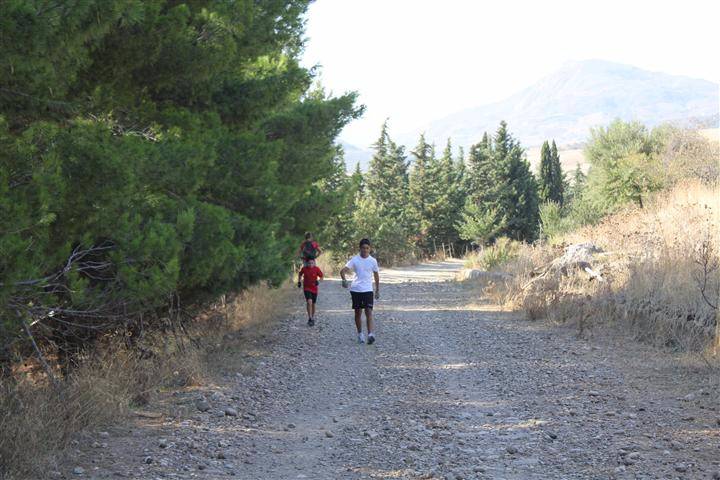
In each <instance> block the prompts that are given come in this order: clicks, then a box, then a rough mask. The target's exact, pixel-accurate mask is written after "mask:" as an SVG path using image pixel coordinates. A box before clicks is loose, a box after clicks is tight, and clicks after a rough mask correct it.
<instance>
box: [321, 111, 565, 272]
mask: <svg viewBox="0 0 720 480" xmlns="http://www.w3.org/2000/svg"><path fill="white" fill-rule="evenodd" d="M552 145H553V146H552V148H551V147H550V146H549V145H548V144H547V142H546V144H545V145H544V146H543V150H542V152H543V153H542V162H541V170H540V174H539V178H538V179H536V177H535V175H534V174H533V172H532V171H531V169H530V164H529V163H528V161H527V160H526V158H525V153H524V150H523V148H522V146H521V145H520V142H518V141H517V140H516V139H515V138H514V137H513V136H512V134H511V133H510V131H509V130H508V126H507V124H506V123H505V122H501V123H500V125H499V127H498V129H497V131H496V132H495V133H494V134H493V135H489V134H488V133H485V134H484V135H483V136H482V139H481V140H480V142H478V143H477V144H475V145H473V146H472V147H471V148H470V151H469V153H468V155H467V156H465V154H464V151H463V149H462V148H459V149H458V151H457V153H455V152H454V151H453V148H452V143H451V140H450V139H448V141H447V144H446V146H445V148H444V149H443V151H442V154H440V155H438V153H437V152H436V148H435V145H431V144H428V143H427V141H426V140H425V137H424V135H421V136H420V139H419V140H418V143H417V145H416V146H415V147H414V148H413V149H411V150H410V151H409V152H406V151H405V148H404V147H403V146H402V145H398V144H397V143H396V142H394V141H393V140H392V139H391V137H390V135H389V133H388V125H387V122H386V123H385V124H384V125H383V126H382V129H381V132H380V137H379V138H378V140H377V141H376V142H375V143H374V145H373V150H374V154H373V157H372V160H371V162H370V167H369V171H368V172H367V173H366V174H365V175H363V174H362V173H361V172H360V170H359V167H358V168H357V169H356V171H355V173H354V174H353V175H352V176H351V177H349V178H348V179H347V181H346V193H345V195H344V204H345V207H344V214H343V216H342V220H341V221H340V222H339V223H335V224H331V225H329V226H328V228H327V229H326V232H325V233H326V236H327V237H328V238H329V239H330V243H331V244H332V247H333V248H336V249H339V250H342V251H344V250H346V249H349V248H352V246H351V245H346V244H344V243H343V242H344V239H345V238H352V237H353V235H352V234H351V235H348V233H351V232H357V234H356V235H354V236H357V235H358V234H361V233H362V232H371V233H370V235H371V236H372V237H373V238H374V245H375V248H376V250H377V251H376V253H377V255H378V256H379V257H381V258H383V260H385V261H390V262H394V261H402V260H409V259H410V258H409V257H415V258H417V257H423V256H429V255H434V254H435V253H436V252H437V251H439V250H440V249H441V246H442V248H446V252H449V251H452V252H457V253H458V254H460V253H461V252H462V251H463V250H464V249H465V248H466V247H468V246H470V245H471V244H475V245H482V244H487V243H492V242H493V241H495V240H496V239H497V238H500V237H507V238H511V239H514V240H518V241H525V242H531V241H534V240H536V239H537V238H538V235H539V227H540V224H539V215H540V210H539V206H540V204H541V202H543V201H559V202H560V203H562V201H563V191H564V189H565V188H566V186H567V181H566V179H565V176H564V174H563V172H562V169H561V166H560V159H559V156H558V153H557V147H556V146H555V143H554V142H553V144H552Z"/></svg>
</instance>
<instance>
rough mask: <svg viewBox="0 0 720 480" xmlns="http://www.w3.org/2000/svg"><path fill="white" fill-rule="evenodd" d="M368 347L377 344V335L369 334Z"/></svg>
mask: <svg viewBox="0 0 720 480" xmlns="http://www.w3.org/2000/svg"><path fill="white" fill-rule="evenodd" d="M367 343H368V345H372V344H373V343H375V334H374V333H368V339H367Z"/></svg>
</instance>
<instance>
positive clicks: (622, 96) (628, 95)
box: [399, 60, 719, 147]
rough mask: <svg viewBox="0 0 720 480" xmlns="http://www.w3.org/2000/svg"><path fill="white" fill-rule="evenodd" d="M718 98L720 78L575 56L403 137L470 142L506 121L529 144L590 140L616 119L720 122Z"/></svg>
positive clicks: (410, 142)
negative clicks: (515, 88)
mask: <svg viewBox="0 0 720 480" xmlns="http://www.w3.org/2000/svg"><path fill="white" fill-rule="evenodd" d="M718 105H719V98H718V84H716V83H713V82H709V81H706V80H698V79H693V78H688V77H683V76H677V75H669V74H666V73H660V72H650V71H647V70H642V69H640V68H637V67H632V66H629V65H623V64H619V63H612V62H607V61H602V60H585V61H575V62H568V63H566V64H565V65H563V66H562V67H561V68H560V69H559V70H558V71H556V72H555V73H553V74H551V75H549V76H547V77H545V78H543V79H541V80H539V81H538V82H536V83H535V84H534V85H531V86H529V87H528V88H526V89H524V90H522V91H520V92H518V93H516V94H514V95H512V96H511V97H509V98H507V99H505V100H502V101H500V102H496V103H492V104H488V105H484V106H480V107H474V108H469V109H466V110H462V111H460V112H457V113H454V114H452V115H449V116H447V117H445V118H443V119H440V120H437V121H433V122H431V123H430V124H428V125H426V126H425V127H424V128H420V129H418V130H416V131H415V132H408V133H406V134H404V135H400V136H399V140H400V143H403V144H405V145H414V143H415V142H417V138H418V136H419V134H420V133H421V132H423V131H424V132H425V136H426V138H427V139H428V140H429V141H432V142H435V143H436V144H437V145H444V144H445V142H446V141H447V138H448V137H450V138H452V140H453V144H455V145H463V146H465V147H467V146H469V145H471V144H473V143H475V142H477V141H478V140H479V139H480V138H481V136H482V134H483V132H485V131H488V132H494V131H495V130H496V129H497V127H498V124H499V123H500V121H501V120H505V121H506V122H507V123H508V126H509V129H510V131H511V132H512V133H513V135H514V136H515V137H516V138H517V139H519V140H520V141H521V143H522V144H523V146H525V147H532V146H537V145H539V144H541V143H542V142H543V141H544V140H545V139H555V140H556V142H557V143H558V145H567V144H573V143H579V142H583V141H585V140H586V139H587V137H588V134H589V129H590V127H593V126H598V125H607V124H608V123H610V122H611V121H612V120H613V119H615V118H620V119H622V120H638V121H640V122H642V123H644V124H646V125H648V126H654V125H657V124H659V123H662V122H667V121H675V122H681V123H689V122H691V121H693V120H701V121H703V123H705V124H707V123H710V125H708V126H715V125H716V124H717V121H718V116H719V112H718V110H719V107H718ZM713 124H715V125H713Z"/></svg>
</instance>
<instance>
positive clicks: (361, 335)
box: [358, 332, 365, 343]
mask: <svg viewBox="0 0 720 480" xmlns="http://www.w3.org/2000/svg"><path fill="white" fill-rule="evenodd" d="M358 343H365V334H364V333H362V332H360V333H358Z"/></svg>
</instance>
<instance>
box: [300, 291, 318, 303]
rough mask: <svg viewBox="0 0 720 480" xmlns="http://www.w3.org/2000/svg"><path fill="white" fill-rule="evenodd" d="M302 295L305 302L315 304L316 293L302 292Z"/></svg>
mask: <svg viewBox="0 0 720 480" xmlns="http://www.w3.org/2000/svg"><path fill="white" fill-rule="evenodd" d="M303 293H304V294H305V300H312V302H313V303H317V293H313V292H308V291H307V290H303Z"/></svg>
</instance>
